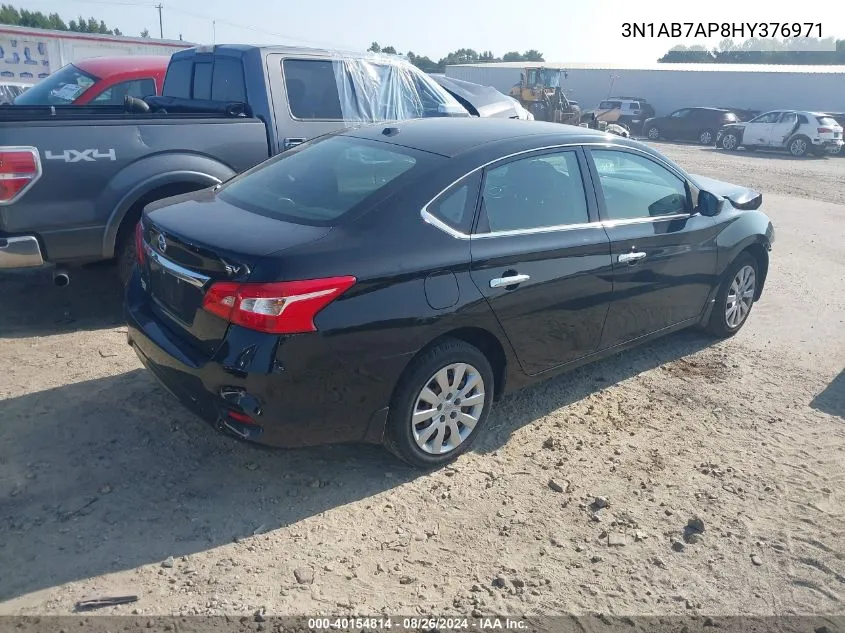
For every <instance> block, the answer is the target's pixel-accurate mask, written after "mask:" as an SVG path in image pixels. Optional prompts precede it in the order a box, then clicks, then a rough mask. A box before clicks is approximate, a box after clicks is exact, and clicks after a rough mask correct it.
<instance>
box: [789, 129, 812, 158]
mask: <svg viewBox="0 0 845 633" xmlns="http://www.w3.org/2000/svg"><path fill="white" fill-rule="evenodd" d="M788 148H789V153H790V154H792V155H793V156H795V158H803V157H804V156H806V155H807V154H808V153H809V152H810V149H812V143H810V139H808V138H807V137H806V136H804V135H803V134H799V135H798V136H796V137H795V138H793V139H791V140H790V141H789V146H788Z"/></svg>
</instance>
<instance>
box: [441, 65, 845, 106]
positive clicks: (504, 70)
mask: <svg viewBox="0 0 845 633" xmlns="http://www.w3.org/2000/svg"><path fill="white" fill-rule="evenodd" d="M532 65H533V66H544V67H546V68H562V69H564V70H566V71H567V76H566V78H565V79H563V87H564V90H565V93H566V96H567V97H569V98H570V99H574V100H576V101H577V102H578V103H579V104H580V106H581V107H582V108H583V109H585V110H587V109H591V108H594V107H596V106H597V105H598V103H599V102H600V101H601V100H603V99H607V98H608V97H610V96H637V97H643V98H644V99H646V100H648V101H649V102H650V103H651V104H652V105H653V106H654V109H655V110H656V112H657V114H658V115H663V114H668V113H670V112H672V111H673V110H677V109H678V108H685V107H690V106H729V107H734V108H747V109H751V110H773V109H778V108H792V109H796V110H811V111H812V110H823V111H828V112H845V66H786V65H783V66H781V65H752V64H654V65H652V66H649V67H642V66H640V67H636V66H625V65H619V64H559V63H551V62H542V63H536V62H501V63H492V64H461V65H456V66H447V67H446V76H447V77H454V78H455V79H463V80H465V81H472V82H474V83H479V84H483V85H489V86H493V87H494V88H496V89H498V90H500V91H502V92H505V93H507V92H508V91H509V90H510V88H511V87H512V86H513V85H514V84H516V83H518V82H519V78H520V72H521V70H522V69H523V68H524V67H525V66H532Z"/></svg>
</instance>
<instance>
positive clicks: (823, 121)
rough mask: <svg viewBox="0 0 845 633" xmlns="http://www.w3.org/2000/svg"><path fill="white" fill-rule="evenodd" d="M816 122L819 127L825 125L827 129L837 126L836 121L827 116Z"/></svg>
mask: <svg viewBox="0 0 845 633" xmlns="http://www.w3.org/2000/svg"><path fill="white" fill-rule="evenodd" d="M816 120H817V121H818V122H819V125H826V126H828V127H833V126H836V125H839V124H838V123H837V122H836V119H834V118H833V117H829V116H820V117H818V118H817V119H816Z"/></svg>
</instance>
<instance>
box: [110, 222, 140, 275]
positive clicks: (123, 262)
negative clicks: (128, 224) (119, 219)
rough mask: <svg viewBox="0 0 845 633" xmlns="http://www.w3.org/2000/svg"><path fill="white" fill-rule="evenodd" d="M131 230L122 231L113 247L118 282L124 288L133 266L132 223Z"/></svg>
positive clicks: (134, 256) (133, 235)
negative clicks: (115, 246)
mask: <svg viewBox="0 0 845 633" xmlns="http://www.w3.org/2000/svg"><path fill="white" fill-rule="evenodd" d="M132 229H133V230H131V231H123V232H122V233H123V235H121V237H120V241H119V242H118V244H117V248H116V249H115V254H116V257H115V259H116V260H117V276H118V278H119V279H120V283H121V284H122V285H123V287H124V288H125V287H126V285H127V284H128V283H129V279H130V278H131V277H132V268H133V267H134V266H135V258H136V253H135V231H134V229H135V225H134V224H133V225H132Z"/></svg>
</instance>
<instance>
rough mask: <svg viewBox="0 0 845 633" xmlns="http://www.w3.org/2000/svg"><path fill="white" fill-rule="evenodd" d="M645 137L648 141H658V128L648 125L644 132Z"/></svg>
mask: <svg viewBox="0 0 845 633" xmlns="http://www.w3.org/2000/svg"><path fill="white" fill-rule="evenodd" d="M645 135H646V137H648V140H650V141H656V140H658V139H660V128H658V127H657V126H656V125H649V126H648V129H647V130H646V131H645Z"/></svg>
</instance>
